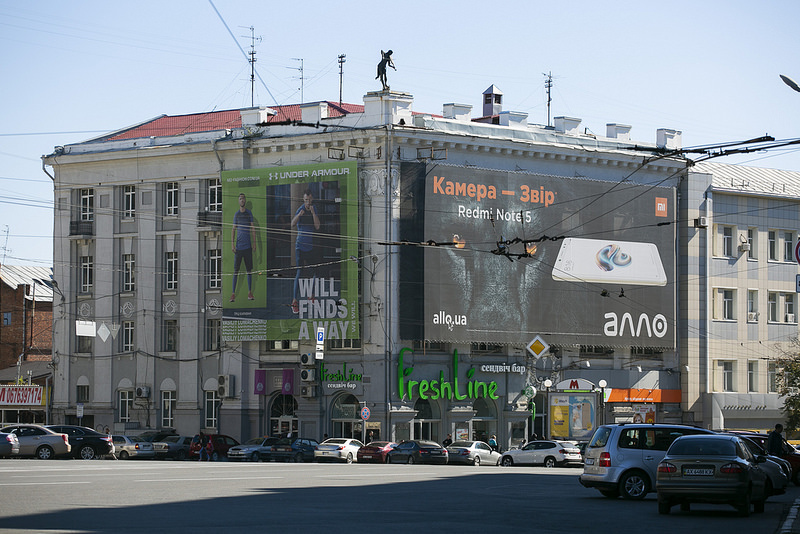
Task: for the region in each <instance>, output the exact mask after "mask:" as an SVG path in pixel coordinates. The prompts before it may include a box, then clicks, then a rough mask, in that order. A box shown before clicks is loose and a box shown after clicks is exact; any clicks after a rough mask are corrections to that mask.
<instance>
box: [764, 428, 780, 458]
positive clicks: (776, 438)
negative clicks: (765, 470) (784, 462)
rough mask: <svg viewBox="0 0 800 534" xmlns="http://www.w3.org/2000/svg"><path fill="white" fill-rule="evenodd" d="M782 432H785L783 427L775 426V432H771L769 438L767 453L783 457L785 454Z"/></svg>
mask: <svg viewBox="0 0 800 534" xmlns="http://www.w3.org/2000/svg"><path fill="white" fill-rule="evenodd" d="M781 432H783V425H782V424H780V423H778V424H776V425H775V430H773V431H772V432H770V433H769V437H767V452H768V453H770V454H771V455H772V456H782V455H783V454H784V451H783V436H781Z"/></svg>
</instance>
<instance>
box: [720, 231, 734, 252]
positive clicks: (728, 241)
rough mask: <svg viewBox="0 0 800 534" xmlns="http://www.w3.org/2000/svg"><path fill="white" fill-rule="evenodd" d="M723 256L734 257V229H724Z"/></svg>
mask: <svg viewBox="0 0 800 534" xmlns="http://www.w3.org/2000/svg"><path fill="white" fill-rule="evenodd" d="M722 255H723V256H733V227H732V226H723V227H722Z"/></svg>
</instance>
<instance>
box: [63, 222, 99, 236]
mask: <svg viewBox="0 0 800 534" xmlns="http://www.w3.org/2000/svg"><path fill="white" fill-rule="evenodd" d="M69 235H94V221H70V222H69Z"/></svg>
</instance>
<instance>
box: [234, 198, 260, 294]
mask: <svg viewBox="0 0 800 534" xmlns="http://www.w3.org/2000/svg"><path fill="white" fill-rule="evenodd" d="M246 204H247V197H246V196H245V194H244V193H240V194H239V210H238V211H237V212H236V213H235V214H234V215H233V229H232V230H231V248H232V249H233V254H234V260H233V294H232V295H231V302H233V301H234V300H236V281H237V280H238V279H239V268H240V267H241V265H242V260H244V266H245V269H247V299H248V300H253V299H254V298H255V297H253V250H254V249H255V247H256V229H255V226H254V225H253V212H251V211H250V210H249V209H247V208H246V207H245V205H246Z"/></svg>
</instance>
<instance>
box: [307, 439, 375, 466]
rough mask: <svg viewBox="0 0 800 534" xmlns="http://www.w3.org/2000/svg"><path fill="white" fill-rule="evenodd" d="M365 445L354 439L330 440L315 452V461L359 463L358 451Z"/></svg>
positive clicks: (318, 446)
mask: <svg viewBox="0 0 800 534" xmlns="http://www.w3.org/2000/svg"><path fill="white" fill-rule="evenodd" d="M363 446H364V444H363V443H361V442H360V441H358V440H357V439H352V438H328V439H326V440H325V441H323V442H322V443H320V444H319V445H317V448H316V450H315V451H314V461H315V462H321V461H326V460H330V461H336V462H347V463H348V464H351V463H353V462H356V461H358V458H357V456H358V449H360V448H361V447H363Z"/></svg>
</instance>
